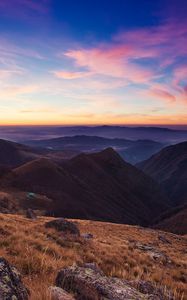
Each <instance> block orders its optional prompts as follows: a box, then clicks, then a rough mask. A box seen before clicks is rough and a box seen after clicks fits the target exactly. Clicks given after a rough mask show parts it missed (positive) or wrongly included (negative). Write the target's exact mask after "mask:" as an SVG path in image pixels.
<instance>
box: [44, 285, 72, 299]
mask: <svg viewBox="0 0 187 300" xmlns="http://www.w3.org/2000/svg"><path fill="white" fill-rule="evenodd" d="M49 294H50V299H51V300H75V298H74V297H73V296H72V295H70V294H69V293H67V292H66V291H64V290H63V289H61V288H59V287H57V286H51V287H50V288H49Z"/></svg>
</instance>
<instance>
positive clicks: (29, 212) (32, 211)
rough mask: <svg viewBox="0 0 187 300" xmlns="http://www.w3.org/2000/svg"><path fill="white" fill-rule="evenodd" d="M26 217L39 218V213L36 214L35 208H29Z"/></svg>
mask: <svg viewBox="0 0 187 300" xmlns="http://www.w3.org/2000/svg"><path fill="white" fill-rule="evenodd" d="M26 217H27V218H28V219H32V220H36V219H37V215H36V214H35V212H34V210H32V209H31V208H28V209H27V211H26Z"/></svg>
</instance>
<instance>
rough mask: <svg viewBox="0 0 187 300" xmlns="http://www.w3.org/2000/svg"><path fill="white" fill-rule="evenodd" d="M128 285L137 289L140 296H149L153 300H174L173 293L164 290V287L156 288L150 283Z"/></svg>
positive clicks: (142, 282) (138, 281)
mask: <svg viewBox="0 0 187 300" xmlns="http://www.w3.org/2000/svg"><path fill="white" fill-rule="evenodd" d="M130 285H132V286H133V287H135V288H136V289H138V290H139V291H140V292H141V293H142V294H146V295H151V297H150V299H153V300H174V299H175V298H174V295H173V292H172V291H170V290H166V288H165V286H159V287H158V286H156V285H155V284H154V283H153V282H151V281H144V280H136V281H130Z"/></svg>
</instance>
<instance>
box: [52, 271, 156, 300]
mask: <svg viewBox="0 0 187 300" xmlns="http://www.w3.org/2000/svg"><path fill="white" fill-rule="evenodd" d="M56 285H57V286H58V287H61V288H63V289H65V290H66V291H68V292H70V291H71V292H73V293H75V295H76V299H77V300H103V299H105V300H129V299H131V300H148V299H154V300H156V299H158V298H153V297H152V295H145V294H142V293H141V292H139V291H138V290H137V289H136V288H134V287H133V286H131V285H130V284H129V283H128V282H127V281H125V280H122V279H118V278H114V277H107V276H104V275H103V274H101V273H100V272H99V271H97V270H94V269H90V268H85V267H76V266H73V267H69V268H65V269H63V270H61V271H60V272H59V273H58V275H57V278H56Z"/></svg>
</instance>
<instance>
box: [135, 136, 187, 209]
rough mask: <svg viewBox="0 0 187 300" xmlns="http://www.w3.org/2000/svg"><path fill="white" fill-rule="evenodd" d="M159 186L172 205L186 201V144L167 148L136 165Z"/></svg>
mask: <svg viewBox="0 0 187 300" xmlns="http://www.w3.org/2000/svg"><path fill="white" fill-rule="evenodd" d="M137 166H138V167H139V168H141V169H142V170H143V171H144V172H145V173H146V174H148V175H149V176H151V177H153V178H154V179H155V180H156V181H157V182H159V183H160V184H161V186H162V187H163V189H164V190H165V191H166V193H167V194H168V197H169V198H170V199H171V203H172V204H173V205H182V204H184V203H186V201H187V142H184V143H180V144H177V145H173V146H169V147H166V148H164V149H163V150H161V151H160V152H159V153H157V154H155V155H153V156H152V157H151V158H150V159H148V160H146V161H144V162H142V163H140V164H138V165H137Z"/></svg>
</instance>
